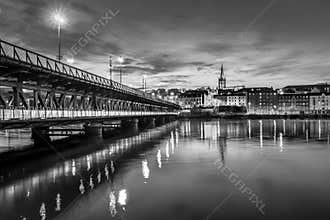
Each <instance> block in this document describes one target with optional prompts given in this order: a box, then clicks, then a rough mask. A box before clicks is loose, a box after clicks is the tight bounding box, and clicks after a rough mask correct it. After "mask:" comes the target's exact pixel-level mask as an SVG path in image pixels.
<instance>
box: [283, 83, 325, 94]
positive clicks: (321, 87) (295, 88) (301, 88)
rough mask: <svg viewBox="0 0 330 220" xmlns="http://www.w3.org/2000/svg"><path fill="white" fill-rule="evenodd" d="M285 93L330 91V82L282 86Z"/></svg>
mask: <svg viewBox="0 0 330 220" xmlns="http://www.w3.org/2000/svg"><path fill="white" fill-rule="evenodd" d="M282 92H283V93H330V84H328V83H319V84H313V85H290V86H286V87H284V88H282Z"/></svg>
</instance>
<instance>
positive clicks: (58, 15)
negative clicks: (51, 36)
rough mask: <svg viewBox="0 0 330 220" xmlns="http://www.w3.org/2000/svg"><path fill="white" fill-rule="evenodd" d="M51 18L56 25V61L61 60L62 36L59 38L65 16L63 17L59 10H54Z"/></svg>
mask: <svg viewBox="0 0 330 220" xmlns="http://www.w3.org/2000/svg"><path fill="white" fill-rule="evenodd" d="M53 19H54V22H55V24H56V25H57V38H58V57H57V58H58V61H61V59H62V55H61V43H62V38H61V27H62V26H63V25H65V23H66V18H65V17H64V15H63V14H61V13H60V12H55V14H54V15H53Z"/></svg>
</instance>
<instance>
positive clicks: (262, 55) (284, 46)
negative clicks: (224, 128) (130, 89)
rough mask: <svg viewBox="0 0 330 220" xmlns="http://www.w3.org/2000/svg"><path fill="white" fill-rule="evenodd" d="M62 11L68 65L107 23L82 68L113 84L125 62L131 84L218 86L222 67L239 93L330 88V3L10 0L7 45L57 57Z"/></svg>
mask: <svg viewBox="0 0 330 220" xmlns="http://www.w3.org/2000/svg"><path fill="white" fill-rule="evenodd" d="M56 10H58V11H60V12H61V13H63V14H65V16H66V18H67V24H66V25H65V26H64V27H63V28H62V37H63V53H64V56H65V58H66V59H67V58H71V55H72V53H70V48H72V47H73V46H74V45H77V41H78V40H79V39H80V38H81V37H83V36H84V34H85V33H86V32H87V31H90V30H93V29H92V27H93V25H95V23H98V24H99V27H100V28H98V29H97V33H96V34H94V36H93V37H90V39H89V40H88V43H87V44H86V45H84V46H83V47H80V49H79V51H78V52H77V53H76V54H75V56H74V61H75V62H74V64H73V65H74V66H79V67H81V68H83V69H85V70H88V71H91V72H93V73H96V74H99V75H102V76H106V77H108V74H109V73H108V57H109V54H112V55H113V57H114V58H113V59H114V65H118V63H117V61H116V57H118V56H123V57H124V58H125V62H124V63H123V65H124V66H123V73H124V76H123V82H124V83H125V84H128V85H131V86H135V87H141V82H142V76H143V75H147V87H150V86H152V87H154V88H158V87H164V88H173V87H187V88H191V87H201V86H211V87H215V86H216V85H217V80H216V78H217V76H218V72H219V68H220V66H221V64H224V68H225V72H226V76H227V81H228V84H229V85H247V86H274V87H276V88H278V87H281V86H284V85H287V84H303V83H318V82H325V81H330V74H329V72H330V68H329V67H330V43H329V41H330V1H328V0H120V1H119V0H118V1H117V0H116V1H113V0H71V1H64V0H63V1H59V0H58V1H52V0H1V1H0V38H2V39H3V40H7V41H9V42H13V43H15V44H17V45H20V46H23V47H27V48H29V49H32V50H35V51H37V52H41V53H44V54H46V55H48V56H51V57H55V56H56V54H57V29H56V27H55V25H54V24H53V22H52V19H51V18H52V12H54V11H56ZM110 10H111V12H113V15H114V14H116V15H114V16H112V19H111V20H107V23H106V22H105V21H103V24H102V23H100V19H101V18H102V16H103V17H104V15H105V14H106V13H108V15H109V11H110ZM101 21H102V19H101ZM75 48H77V46H76V47H75ZM70 54H71V55H70ZM114 79H116V80H118V74H117V73H116V74H115V77H114Z"/></svg>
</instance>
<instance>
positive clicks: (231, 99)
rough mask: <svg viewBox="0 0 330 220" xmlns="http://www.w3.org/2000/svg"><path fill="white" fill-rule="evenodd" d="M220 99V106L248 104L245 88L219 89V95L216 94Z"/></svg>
mask: <svg viewBox="0 0 330 220" xmlns="http://www.w3.org/2000/svg"><path fill="white" fill-rule="evenodd" d="M214 97H215V98H216V99H218V100H219V101H218V103H219V106H246V105H247V97H246V93H245V91H244V90H242V89H241V90H237V91H236V90H233V89H227V90H222V91H219V94H218V95H215V96H214Z"/></svg>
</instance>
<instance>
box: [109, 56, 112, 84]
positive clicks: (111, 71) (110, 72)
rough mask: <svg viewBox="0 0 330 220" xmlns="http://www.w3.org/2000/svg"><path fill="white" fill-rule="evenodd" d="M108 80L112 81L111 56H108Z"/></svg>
mask: <svg viewBox="0 0 330 220" xmlns="http://www.w3.org/2000/svg"><path fill="white" fill-rule="evenodd" d="M109 71H110V80H111V81H112V56H111V55H110V57H109Z"/></svg>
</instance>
